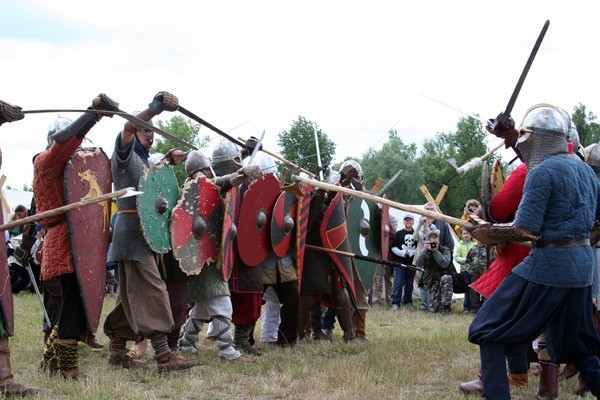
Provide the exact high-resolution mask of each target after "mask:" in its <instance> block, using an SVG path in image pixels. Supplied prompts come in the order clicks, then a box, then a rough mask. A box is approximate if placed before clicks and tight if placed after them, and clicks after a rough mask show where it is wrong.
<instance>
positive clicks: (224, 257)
mask: <svg viewBox="0 0 600 400" xmlns="http://www.w3.org/2000/svg"><path fill="white" fill-rule="evenodd" d="M239 197H240V191H239V190H238V188H235V187H234V188H233V189H231V190H230V191H229V192H227V196H226V197H225V201H224V202H223V208H224V216H223V229H222V236H221V249H220V253H219V259H220V260H221V262H220V263H219V264H218V265H217V267H218V268H221V272H222V273H223V280H224V281H228V280H229V277H230V276H231V271H233V262H234V252H233V244H234V243H235V238H236V237H237V225H236V222H237V209H238V203H239V201H238V200H239Z"/></svg>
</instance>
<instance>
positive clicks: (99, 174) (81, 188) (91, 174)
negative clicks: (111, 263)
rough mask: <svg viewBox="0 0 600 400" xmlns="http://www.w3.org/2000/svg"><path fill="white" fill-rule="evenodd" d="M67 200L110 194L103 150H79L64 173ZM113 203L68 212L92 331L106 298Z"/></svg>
mask: <svg viewBox="0 0 600 400" xmlns="http://www.w3.org/2000/svg"><path fill="white" fill-rule="evenodd" d="M64 189H65V200H66V202H67V203H75V202H78V201H82V200H86V199H90V198H93V197H97V196H100V195H102V194H106V193H110V192H111V189H112V175H111V171H110V162H109V160H108V157H107V156H106V154H104V152H103V151H102V149H100V148H96V149H85V150H79V151H77V152H76V153H75V154H74V155H73V157H71V159H70V160H69V162H68V163H67V166H66V168H65V172H64ZM110 212H111V203H110V201H105V202H102V203H98V204H93V205H90V206H87V207H82V208H78V209H75V210H71V211H69V212H68V213H67V224H68V227H69V240H70V242H71V252H72V254H73V264H74V266H75V273H76V275H77V279H78V281H79V286H80V289H81V295H82V300H83V307H84V309H85V315H86V319H87V324H88V329H89V330H90V332H96V329H97V328H98V323H99V321H100V314H101V312H102V302H103V300H104V286H105V285H104V284H105V281H106V268H105V267H104V266H105V265H106V254H107V251H108V241H109V234H110V214H111V213H110Z"/></svg>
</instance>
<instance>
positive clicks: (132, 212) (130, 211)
mask: <svg viewBox="0 0 600 400" xmlns="http://www.w3.org/2000/svg"><path fill="white" fill-rule="evenodd" d="M121 214H137V210H121V211H117V215H121Z"/></svg>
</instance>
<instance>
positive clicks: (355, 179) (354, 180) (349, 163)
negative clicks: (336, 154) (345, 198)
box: [340, 160, 365, 190]
mask: <svg viewBox="0 0 600 400" xmlns="http://www.w3.org/2000/svg"><path fill="white" fill-rule="evenodd" d="M348 177H351V179H350V181H349V182H345V181H346V180H347V178H348ZM364 180H365V176H364V175H363V171H362V167H361V166H360V164H359V163H358V161H356V160H346V161H344V162H343V163H342V165H341V166H340V182H342V183H343V184H344V185H345V186H352V188H353V189H354V190H362V188H363V181H364Z"/></svg>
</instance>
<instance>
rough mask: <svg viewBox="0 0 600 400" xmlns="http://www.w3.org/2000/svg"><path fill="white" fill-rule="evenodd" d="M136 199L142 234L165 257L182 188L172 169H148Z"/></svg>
mask: <svg viewBox="0 0 600 400" xmlns="http://www.w3.org/2000/svg"><path fill="white" fill-rule="evenodd" d="M138 190H139V191H141V192H143V193H142V194H141V195H139V196H138V197H137V208H138V214H139V216H140V224H141V226H142V233H143V234H144V238H145V239H146V242H147V243H148V246H149V247H150V249H152V251H153V252H155V253H159V254H163V253H166V252H167V251H169V250H171V233H170V232H169V220H170V219H171V211H172V210H173V208H174V207H175V205H176V204H177V201H178V200H179V185H178V184H177V178H176V177H175V172H173V168H171V166H169V165H166V164H163V165H161V166H160V167H158V168H157V169H156V170H153V169H149V170H147V171H146V173H145V174H144V176H142V177H141V178H140V183H139V185H138Z"/></svg>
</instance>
